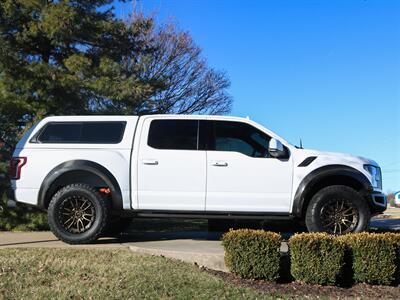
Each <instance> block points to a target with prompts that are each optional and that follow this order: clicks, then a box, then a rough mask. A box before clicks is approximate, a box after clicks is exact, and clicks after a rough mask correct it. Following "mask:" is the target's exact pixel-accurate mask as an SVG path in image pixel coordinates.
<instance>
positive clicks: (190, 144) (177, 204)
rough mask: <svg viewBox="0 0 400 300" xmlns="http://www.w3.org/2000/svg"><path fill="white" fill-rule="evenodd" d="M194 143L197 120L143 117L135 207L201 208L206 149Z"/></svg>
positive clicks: (161, 208) (204, 190)
mask: <svg viewBox="0 0 400 300" xmlns="http://www.w3.org/2000/svg"><path fill="white" fill-rule="evenodd" d="M198 145H199V121H198V120H194V119H193V120H192V119H157V118H147V119H146V120H145V121H144V124H143V128H142V132H141V137H140V146H139V153H138V155H139V157H138V168H137V169H138V174H137V177H138V206H139V209H151V210H184V211H193V210H196V211H202V210H204V209H205V193H206V151H204V150H202V151H200V150H198ZM133 176H135V175H134V174H133Z"/></svg>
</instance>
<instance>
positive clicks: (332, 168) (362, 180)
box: [292, 165, 372, 218]
mask: <svg viewBox="0 0 400 300" xmlns="http://www.w3.org/2000/svg"><path fill="white" fill-rule="evenodd" d="M331 176H343V177H349V178H351V179H352V180H355V181H357V182H358V183H359V185H360V186H362V190H364V191H367V192H371V191H372V186H371V183H370V181H369V180H368V178H367V177H366V176H365V175H364V174H363V173H361V172H360V171H358V170H357V169H355V168H352V167H349V166H346V165H327V166H323V167H320V168H317V169H315V170H313V171H312V172H310V173H309V174H308V175H307V176H306V177H304V179H303V180H302V181H301V183H300V184H299V187H298V188H297V190H296V194H295V196H294V199H293V209H292V214H293V215H294V216H295V217H299V218H301V217H302V213H303V209H304V205H307V203H306V196H307V193H308V192H310V191H311V190H312V188H313V186H314V185H315V184H317V183H318V182H320V181H321V180H324V179H326V178H327V177H331Z"/></svg>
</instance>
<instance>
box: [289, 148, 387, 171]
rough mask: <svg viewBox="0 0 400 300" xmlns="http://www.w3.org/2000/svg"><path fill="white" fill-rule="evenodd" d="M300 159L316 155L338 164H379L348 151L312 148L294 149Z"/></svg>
mask: <svg viewBox="0 0 400 300" xmlns="http://www.w3.org/2000/svg"><path fill="white" fill-rule="evenodd" d="M296 151H297V153H298V156H299V158H300V157H301V158H300V159H305V158H307V157H309V156H317V157H319V158H324V159H326V160H328V161H332V162H335V163H338V164H361V165H364V164H368V165H374V166H377V167H379V165H378V164H377V163H376V162H375V161H374V160H372V159H368V158H365V157H361V156H355V155H351V154H348V153H340V152H326V151H319V150H314V149H296Z"/></svg>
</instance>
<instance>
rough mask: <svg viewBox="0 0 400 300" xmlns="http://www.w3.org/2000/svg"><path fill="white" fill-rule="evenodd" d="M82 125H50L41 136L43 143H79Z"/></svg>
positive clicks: (40, 139)
mask: <svg viewBox="0 0 400 300" xmlns="http://www.w3.org/2000/svg"><path fill="white" fill-rule="evenodd" d="M81 129H82V124H81V123H49V124H48V125H46V127H45V128H44V129H43V131H42V133H41V134H40V135H39V138H38V140H39V141H40V142H42V143H79V138H80V136H81Z"/></svg>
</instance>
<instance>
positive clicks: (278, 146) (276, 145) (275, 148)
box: [268, 138, 286, 158]
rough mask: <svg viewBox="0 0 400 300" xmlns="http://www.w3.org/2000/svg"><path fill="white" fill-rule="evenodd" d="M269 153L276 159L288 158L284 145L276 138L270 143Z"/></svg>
mask: <svg viewBox="0 0 400 300" xmlns="http://www.w3.org/2000/svg"><path fill="white" fill-rule="evenodd" d="M268 151H269V154H270V155H271V156H272V157H275V158H279V157H284V156H286V151H285V148H284V147H283V145H282V143H281V142H280V141H278V140H277V139H274V138H272V139H271V140H270V141H269V147H268Z"/></svg>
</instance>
